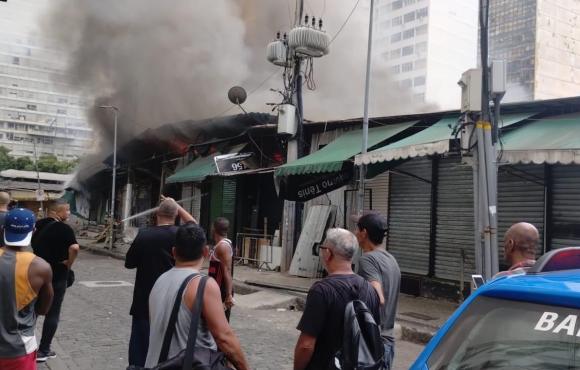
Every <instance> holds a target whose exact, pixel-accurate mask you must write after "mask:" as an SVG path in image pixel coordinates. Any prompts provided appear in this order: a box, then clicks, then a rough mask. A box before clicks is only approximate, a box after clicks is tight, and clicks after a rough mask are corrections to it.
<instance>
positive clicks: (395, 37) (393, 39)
mask: <svg viewBox="0 0 580 370" xmlns="http://www.w3.org/2000/svg"><path fill="white" fill-rule="evenodd" d="M399 41H401V32H397V33H395V34H394V35H391V44H393V43H395V42H399Z"/></svg>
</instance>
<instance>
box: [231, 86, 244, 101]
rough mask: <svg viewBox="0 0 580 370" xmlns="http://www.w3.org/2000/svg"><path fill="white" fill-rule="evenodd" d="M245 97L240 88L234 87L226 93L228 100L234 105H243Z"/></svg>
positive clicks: (242, 89)
mask: <svg viewBox="0 0 580 370" xmlns="http://www.w3.org/2000/svg"><path fill="white" fill-rule="evenodd" d="M247 97H248V94H247V93H246V90H244V88H243V87H241V86H234V87H232V88H231V89H230V91H228V99H230V101H231V102H232V103H233V104H236V105H240V104H244V102H245V101H246V98H247Z"/></svg>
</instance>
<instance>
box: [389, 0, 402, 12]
mask: <svg viewBox="0 0 580 370" xmlns="http://www.w3.org/2000/svg"><path fill="white" fill-rule="evenodd" d="M402 7H403V0H397V1H393V4H391V9H392V10H397V9H401V8H402Z"/></svg>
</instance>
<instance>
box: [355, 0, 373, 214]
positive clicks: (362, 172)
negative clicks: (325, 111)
mask: <svg viewBox="0 0 580 370" xmlns="http://www.w3.org/2000/svg"><path fill="white" fill-rule="evenodd" d="M374 10H375V0H371V10H370V16H369V39H368V46H367V70H366V79H365V101H364V117H363V127H362V150H361V153H362V154H365V153H366V152H367V150H368V140H369V95H370V84H371V66H372V57H373V56H372V51H373V21H374V16H375V12H374ZM366 170H367V168H366V165H365V164H361V165H360V166H359V184H358V202H357V203H358V204H357V205H358V215H359V216H362V214H363V210H364V207H365V178H366Z"/></svg>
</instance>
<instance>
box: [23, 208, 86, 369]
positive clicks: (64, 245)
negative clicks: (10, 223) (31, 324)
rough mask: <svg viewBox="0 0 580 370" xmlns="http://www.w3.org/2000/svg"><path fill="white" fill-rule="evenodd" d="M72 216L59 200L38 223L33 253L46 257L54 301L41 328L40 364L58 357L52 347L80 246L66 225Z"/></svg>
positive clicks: (33, 239) (71, 230)
mask: <svg viewBox="0 0 580 370" xmlns="http://www.w3.org/2000/svg"><path fill="white" fill-rule="evenodd" d="M69 216H70V206H69V204H68V203H67V202H66V201H65V200H63V199H59V200H57V201H55V202H53V203H52V204H51V205H50V207H49V210H48V217H46V218H43V219H42V220H39V221H37V222H36V231H35V232H34V235H33V236H32V243H31V244H32V249H33V250H34V254H36V255H37V256H38V257H41V258H43V259H44V260H45V261H46V262H48V263H49V264H50V267H51V268H52V286H53V288H54V299H53V301H52V306H51V307H50V310H49V311H48V313H47V314H46V317H45V319H44V324H43V325H42V337H41V339H40V346H39V347H38V354H37V357H36V361H37V362H45V361H46V360H47V359H49V358H54V357H56V353H55V352H53V351H52V350H51V348H50V346H51V343H52V338H54V334H55V333H56V329H57V328H58V322H59V320H60V309H61V307H62V302H63V300H64V295H65V293H66V288H67V279H68V273H69V271H70V269H71V267H72V265H73V263H74V261H75V259H76V258H77V255H78V253H79V244H78V243H77V239H76V237H75V233H74V231H73V229H72V228H71V227H70V226H69V225H67V224H66V223H65V222H66V220H68V218H69Z"/></svg>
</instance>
